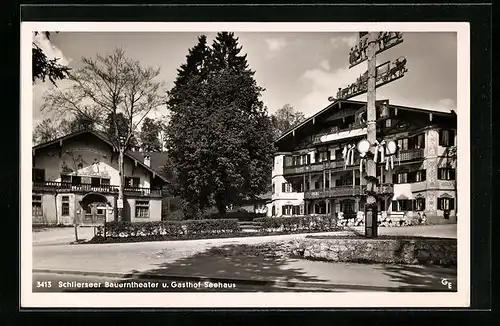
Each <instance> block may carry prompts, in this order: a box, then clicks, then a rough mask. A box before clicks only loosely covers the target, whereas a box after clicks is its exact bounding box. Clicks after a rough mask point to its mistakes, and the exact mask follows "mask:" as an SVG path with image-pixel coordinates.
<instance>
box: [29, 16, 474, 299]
mask: <svg viewBox="0 0 500 326" xmlns="http://www.w3.org/2000/svg"><path fill="white" fill-rule="evenodd" d="M21 36H22V39H21V44H22V46H21V55H22V60H21V63H22V92H21V93H22V100H21V101H22V105H21V120H22V127H21V143H22V148H21V163H22V165H21V171H22V182H21V192H22V196H21V203H22V208H21V217H22V218H21V235H22V248H21V257H22V263H21V277H22V279H21V283H22V287H21V288H22V293H21V302H22V305H23V306H26V307H52V308H57V307H222V306H225V307H308V306H314V307H363V305H368V304H370V306H373V305H375V306H380V307H445V306H446V307H467V306H468V304H469V291H470V289H469V287H470V285H469V282H470V280H469V273H470V271H469V270H470V257H469V246H470V245H469V242H470V241H469V237H470V235H469V228H470V212H469V205H470V203H469V198H470V190H469V182H470V167H469V152H470V145H469V132H470V131H469V115H470V108H469V102H468V101H469V66H470V63H469V27H468V25H467V24H464V23H446V24H443V23H441V24H433V23H386V24H373V23H322V24H314V23H301V24H291V23H252V24H246V23H245V24H243V23H190V24H188V23H154V24H152V23H149V24H143V23H123V24H122V23H109V24H105V23H100V24H98V25H96V24H92V23H83V22H80V23H79V22H66V23H62V22H58V23H55V22H54V23H49V22H43V23H42V22H26V23H22V28H21ZM30 175H31V178H30ZM30 199H31V200H30ZM30 206H31V215H30ZM110 293H112V294H110ZM297 293H300V294H301V295H297ZM117 294H120V296H117ZM163 297H164V298H165V299H160V300H157V299H154V298H163ZM90 298H92V299H90ZM367 299H370V300H369V302H368V300H367Z"/></svg>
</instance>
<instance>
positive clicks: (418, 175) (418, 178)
mask: <svg viewBox="0 0 500 326" xmlns="http://www.w3.org/2000/svg"><path fill="white" fill-rule="evenodd" d="M414 175H415V176H414V182H422V181H425V170H420V171H416V172H415V174H414Z"/></svg>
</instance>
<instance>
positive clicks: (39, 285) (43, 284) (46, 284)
mask: <svg viewBox="0 0 500 326" xmlns="http://www.w3.org/2000/svg"><path fill="white" fill-rule="evenodd" d="M36 287H37V288H50V287H52V282H51V281H44V282H40V281H37V282H36Z"/></svg>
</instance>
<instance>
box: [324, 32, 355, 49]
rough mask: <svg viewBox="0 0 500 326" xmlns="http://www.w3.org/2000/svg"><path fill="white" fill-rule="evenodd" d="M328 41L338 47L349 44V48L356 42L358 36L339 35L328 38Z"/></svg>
mask: <svg viewBox="0 0 500 326" xmlns="http://www.w3.org/2000/svg"><path fill="white" fill-rule="evenodd" d="M330 42H331V43H332V45H333V47H334V48H338V47H341V46H346V45H347V46H349V47H350V48H351V47H353V46H354V45H356V43H357V42H358V38H357V37H356V35H351V36H339V37H332V38H330Z"/></svg>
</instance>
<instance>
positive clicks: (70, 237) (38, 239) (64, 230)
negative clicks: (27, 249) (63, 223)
mask: <svg viewBox="0 0 500 326" xmlns="http://www.w3.org/2000/svg"><path fill="white" fill-rule="evenodd" d="M93 236H94V228H93V227H79V228H78V239H79V240H90V239H92V237H93ZM32 239H33V245H34V246H38V245H58V244H69V243H71V242H73V241H75V229H74V228H73V227H58V228H47V229H43V230H37V231H35V232H33V233H32Z"/></svg>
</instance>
